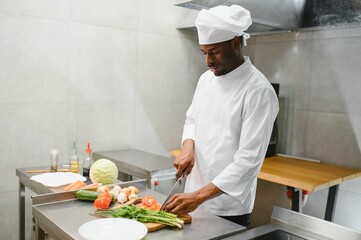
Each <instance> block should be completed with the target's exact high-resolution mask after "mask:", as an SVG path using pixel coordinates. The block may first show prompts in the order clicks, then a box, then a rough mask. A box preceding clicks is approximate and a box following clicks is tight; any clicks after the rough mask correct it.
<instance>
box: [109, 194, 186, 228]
mask: <svg viewBox="0 0 361 240" xmlns="http://www.w3.org/2000/svg"><path fill="white" fill-rule="evenodd" d="M141 202H142V198H140V197H139V198H136V199H133V200H130V201H128V202H126V203H124V204H125V205H132V204H134V205H136V206H138V205H141ZM121 206H122V204H117V205H116V206H114V207H113V208H118V207H121ZM179 218H180V219H182V220H183V221H184V224H188V223H191V222H192V216H191V215H189V214H185V215H182V216H179ZM144 225H145V226H146V227H147V229H148V232H155V231H158V230H160V229H163V228H166V227H169V226H167V225H164V224H160V223H144Z"/></svg>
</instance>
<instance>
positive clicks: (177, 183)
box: [160, 174, 185, 210]
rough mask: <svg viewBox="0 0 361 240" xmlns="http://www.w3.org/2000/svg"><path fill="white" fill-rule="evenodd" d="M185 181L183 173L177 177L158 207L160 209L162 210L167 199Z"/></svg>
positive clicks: (176, 191)
mask: <svg viewBox="0 0 361 240" xmlns="http://www.w3.org/2000/svg"><path fill="white" fill-rule="evenodd" d="M184 182H185V178H184V177H183V174H182V175H181V176H180V177H179V178H178V180H177V181H176V182H175V184H174V185H173V187H172V189H171V190H170V192H169V193H168V195H167V197H166V199H165V200H164V202H163V204H162V206H161V207H160V210H163V208H164V207H165V204H166V203H167V202H168V200H169V199H170V198H171V197H173V195H174V194H176V193H178V192H179V189H180V187H181V186H182V184H183V183H184Z"/></svg>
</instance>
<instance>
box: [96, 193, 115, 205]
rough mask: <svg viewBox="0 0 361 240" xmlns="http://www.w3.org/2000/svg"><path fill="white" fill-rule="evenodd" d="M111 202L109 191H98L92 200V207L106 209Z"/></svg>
mask: <svg viewBox="0 0 361 240" xmlns="http://www.w3.org/2000/svg"><path fill="white" fill-rule="evenodd" d="M111 202H112V196H111V195H110V193H109V192H103V193H100V194H99V196H98V197H97V199H95V201H94V207H95V208H97V209H108V208H109V206H110V203H111Z"/></svg>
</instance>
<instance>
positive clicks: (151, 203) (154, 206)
mask: <svg viewBox="0 0 361 240" xmlns="http://www.w3.org/2000/svg"><path fill="white" fill-rule="evenodd" d="M142 205H143V206H142V207H143V208H145V209H151V210H159V209H160V204H159V203H158V202H157V200H156V199H155V198H154V197H153V196H145V197H143V199H142Z"/></svg>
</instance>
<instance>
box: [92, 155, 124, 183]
mask: <svg viewBox="0 0 361 240" xmlns="http://www.w3.org/2000/svg"><path fill="white" fill-rule="evenodd" d="M89 177H90V180H91V181H92V182H97V183H101V184H103V185H105V184H112V183H114V182H115V180H117V178H118V168H117V166H116V165H115V164H114V163H113V162H112V161H110V160H108V159H103V158H102V159H99V160H97V161H95V162H94V164H93V165H92V166H91V167H90V171H89Z"/></svg>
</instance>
